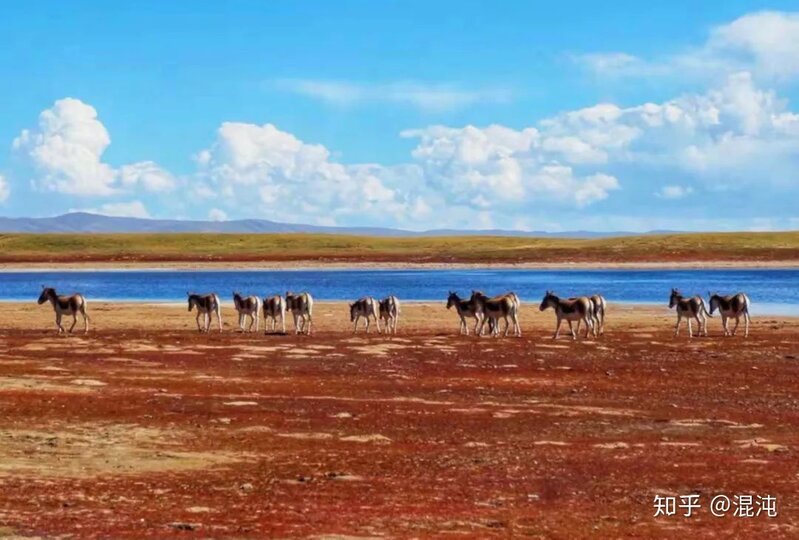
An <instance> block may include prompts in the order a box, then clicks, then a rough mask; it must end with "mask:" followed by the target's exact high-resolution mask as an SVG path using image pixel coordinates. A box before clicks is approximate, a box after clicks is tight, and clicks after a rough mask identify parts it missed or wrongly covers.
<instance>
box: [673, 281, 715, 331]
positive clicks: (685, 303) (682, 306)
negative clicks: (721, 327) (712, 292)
mask: <svg viewBox="0 0 799 540" xmlns="http://www.w3.org/2000/svg"><path fill="white" fill-rule="evenodd" d="M673 307H676V308H677V324H676V325H675V326H674V335H675V336H679V335H680V321H681V320H682V318H683V317H685V322H686V324H687V326H688V337H694V330H693V328H692V327H691V319H696V324H698V325H699V332H700V333H704V334H705V336H707V317H712V316H713V315H711V314H710V313H708V311H707V308H705V301H704V299H703V298H702V297H701V296H699V295H698V294H697V295H696V296H692V297H691V298H685V297H684V296H683V295H682V294H680V291H678V290H677V289H672V290H671V296H669V309H671V308H673Z"/></svg>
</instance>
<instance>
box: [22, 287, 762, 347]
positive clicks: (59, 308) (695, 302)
mask: <svg viewBox="0 0 799 540" xmlns="http://www.w3.org/2000/svg"><path fill="white" fill-rule="evenodd" d="M186 296H187V301H188V309H189V312H192V311H194V310H196V313H197V315H196V317H195V320H196V323H197V330H198V331H199V332H206V333H207V332H209V331H210V329H211V323H212V319H213V318H214V317H215V318H216V322H217V325H218V327H219V331H220V332H221V331H222V314H221V302H220V300H219V296H217V294H216V293H209V294H195V293H186ZM708 296H709V303H710V310H709V311H708V309H707V306H706V304H705V300H704V298H702V297H701V296H699V295H695V296H690V297H688V296H684V295H683V294H681V293H680V291H679V290H677V289H672V290H671V296H670V297H669V308H673V309H675V311H676V314H677V324H676V325H675V327H674V335H675V336H678V335H679V333H680V324H681V322H682V320H683V319H685V322H686V326H687V327H688V335H689V337H693V336H694V331H693V325H692V321H696V323H697V325H698V328H697V331H698V333H701V334H704V335H705V336H707V335H708V332H707V319H708V317H712V316H713V312H714V311H716V310H718V311H719V313H720V314H721V324H722V328H723V330H724V335H725V336H734V335H735V333H736V332H737V330H738V325H739V324H740V320H741V319H743V320H744V336H747V337H748V336H749V323H750V321H751V318H750V316H749V307H750V305H751V303H750V301H749V297H748V296H747V295H746V294H745V293H742V292H739V293H737V294H734V295H730V296H722V295H720V294H711V293H708ZM45 302H50V304H51V305H52V306H53V311H54V312H55V323H56V327H57V331H58V333H59V334H61V333H66V332H67V331H66V330H65V329H64V326H63V325H62V324H61V320H62V318H63V317H64V316H69V317H72V325H71V326H70V327H69V332H70V333H71V332H72V331H73V330H74V329H75V325H76V324H77V322H78V314H80V315H81V316H82V318H83V324H84V332H88V331H89V321H90V320H91V319H90V317H89V314H88V313H87V311H86V298H85V297H84V296H83V295H82V294H72V295H68V296H64V295H59V294H58V293H56V290H55V289H53V288H52V287H45V286H42V292H41V294H40V295H39V300H38V303H39V304H40V305H41V304H44V303H45ZM313 302H314V301H313V297H312V296H311V294H310V293H308V292H302V293H293V292H291V291H289V292H286V294H285V296H281V295H274V296H269V297H266V298H263V299H261V298H260V297H258V296H243V295H242V294H241V293H239V292H234V293H233V305H234V307H235V309H236V312H237V313H238V318H239V320H238V323H239V324H238V326H239V329H240V330H241V331H242V332H252V331H253V327H254V328H255V331H256V332H258V331H259V330H260V322H261V317H262V316H263V319H264V332H265V333H268V332H270V331H271V332H276V331H277V323H278V319H280V332H281V333H285V332H286V314H287V313H291V316H292V318H293V320H294V332H295V333H296V334H307V335H310V334H311V327H312V325H313ZM452 308H455V312H456V313H457V315H458V318H459V320H460V327H459V332H460V333H461V334H466V335H469V324H468V323H467V320H470V319H473V320H474V334H475V335H477V336H483V335H485V334H486V332H488V333H489V334H490V335H492V336H498V335H499V333H500V323H502V322H504V331H503V335H504V336H507V335H508V333H509V332H511V331H512V332H513V335H514V336H517V337H520V336H521V335H522V329H521V325H520V324H519V311H520V308H521V300H519V296H518V295H517V294H516V293H514V292H512V291H509V292H506V293H503V294H500V295H497V296H490V297H489V296H488V295H486V294H485V293H483V292H482V291H477V290H473V291H472V294H471V296H469V297H468V298H461V297H460V296H458V294H457V293H456V292H453V291H450V292H449V296H448V297H447V309H452ZM549 308H552V310H553V311H554V312H555V318H556V326H555V333H554V335H553V336H552V338H553V339H557V338H558V337H559V336H560V328H561V326H562V324H563V321H566V322H567V323H568V325H569V330H570V332H571V336H572V339H573V340H576V339H577V338H578V335H579V332H580V326H581V325H582V324H584V325H585V338H586V339H587V338H588V337H589V336H590V335H593V336H594V337H598V336H600V335H602V334H604V332H605V312H606V310H607V302H606V300H605V298H604V297H603V296H602V295H599V294H595V295H593V296H578V297H573V298H560V297H559V296H557V295H556V294H555V293H554V292H552V291H546V293H545V294H544V298H543V300H542V301H541V304H540V306H539V310H540V311H546V310H547V309H549ZM349 310H350V322H351V323H352V324H353V333H357V331H358V325H359V323H360V320H361V319H363V320H364V326H365V332H366V333H367V334H368V333H369V329H370V327H371V325H372V324H375V325H376V326H377V331H378V333H381V332H382V329H381V327H380V324H381V321H382V323H383V328H385V330H386V333H387V334H396V333H397V325H398V323H399V316H400V301H399V298H397V297H396V296H393V295H391V296H387V297H386V298H384V299H382V300H376V299H374V298H372V297H371V296H365V297H363V298H360V299H358V300H356V301H355V302H353V303H351V304H349ZM200 319H202V323H201V322H200ZM730 319H735V326H734V327H733V328H732V330H730V328H729V322H730ZM248 322H249V324H248ZM268 322H271V327H269V328H268V327H267V323H268ZM574 323H576V325H575V324H574Z"/></svg>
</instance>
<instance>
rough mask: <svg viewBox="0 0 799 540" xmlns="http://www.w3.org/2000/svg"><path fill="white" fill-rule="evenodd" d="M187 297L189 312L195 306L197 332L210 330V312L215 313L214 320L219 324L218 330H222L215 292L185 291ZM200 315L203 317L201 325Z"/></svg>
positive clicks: (218, 304)
mask: <svg viewBox="0 0 799 540" xmlns="http://www.w3.org/2000/svg"><path fill="white" fill-rule="evenodd" d="M186 296H187V297H188V299H189V312H191V310H192V309H194V307H195V306H197V317H196V320H197V330H198V331H199V332H210V330H211V314H212V313H213V314H215V315H216V322H217V323H218V324H219V331H220V332H221V331H222V314H221V312H220V309H221V307H220V302H219V297H218V296H217V295H216V293H210V294H194V293H189V292H187V293H186ZM200 317H202V318H203V326H200Z"/></svg>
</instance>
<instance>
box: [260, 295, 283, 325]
mask: <svg viewBox="0 0 799 540" xmlns="http://www.w3.org/2000/svg"><path fill="white" fill-rule="evenodd" d="M278 317H280V331H281V332H282V333H284V334H285V333H286V302H285V301H284V300H283V297H282V296H280V295H279V294H276V295H275V296H270V297H269V298H264V333H266V332H267V328H266V321H267V319H272V332H274V331H275V327H276V326H277V318H278Z"/></svg>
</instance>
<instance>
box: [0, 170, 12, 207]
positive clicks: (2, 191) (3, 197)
mask: <svg viewBox="0 0 799 540" xmlns="http://www.w3.org/2000/svg"><path fill="white" fill-rule="evenodd" d="M10 194H11V188H9V187H8V181H6V178H5V176H3V175H2V174H0V203H3V202H6V201H7V200H8V196H9V195H10Z"/></svg>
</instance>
